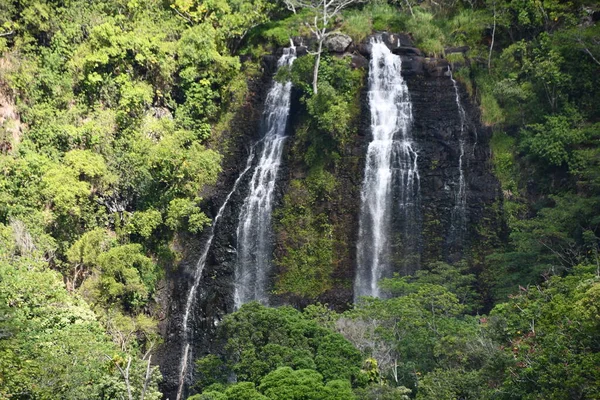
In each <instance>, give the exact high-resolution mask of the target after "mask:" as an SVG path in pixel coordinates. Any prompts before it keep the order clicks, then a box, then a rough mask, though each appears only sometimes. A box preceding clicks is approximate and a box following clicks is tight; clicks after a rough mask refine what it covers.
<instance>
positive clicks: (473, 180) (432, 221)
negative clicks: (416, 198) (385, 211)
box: [359, 34, 500, 274]
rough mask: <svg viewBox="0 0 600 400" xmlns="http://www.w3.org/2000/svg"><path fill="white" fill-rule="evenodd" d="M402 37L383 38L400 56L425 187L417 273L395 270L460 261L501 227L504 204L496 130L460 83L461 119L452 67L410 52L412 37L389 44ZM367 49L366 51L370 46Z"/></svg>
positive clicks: (402, 266)
mask: <svg viewBox="0 0 600 400" xmlns="http://www.w3.org/2000/svg"><path fill="white" fill-rule="evenodd" d="M397 36H400V35H391V34H390V35H387V36H384V37H383V39H384V43H386V44H387V46H388V48H390V50H392V51H393V52H394V53H395V54H399V55H400V56H401V59H402V75H403V76H404V78H405V80H406V83H407V85H408V89H409V93H410V98H411V103H412V111H413V125H412V137H413V140H414V141H415V146H416V150H417V152H418V168H419V174H420V186H421V187H420V203H421V205H420V209H421V226H420V227H418V229H419V230H420V234H421V246H419V247H420V252H421V254H420V255H417V256H416V257H415V261H414V263H413V267H412V268H411V267H410V266H409V267H407V265H406V263H402V262H397V264H398V265H397V267H396V270H397V271H398V272H400V273H403V274H407V273H408V274H412V273H414V272H415V270H416V269H418V268H419V264H420V265H426V264H427V263H430V262H433V261H438V260H443V261H447V262H451V263H452V262H456V261H458V260H460V259H461V258H463V257H464V256H467V255H468V253H469V251H470V249H471V248H472V247H474V246H476V245H477V242H478V241H479V239H480V237H479V233H478V231H480V230H481V229H482V228H483V229H488V230H490V229H491V230H494V229H495V228H498V227H499V225H500V221H499V220H497V217H496V214H495V212H494V211H493V205H494V203H496V202H498V201H499V200H500V187H499V183H498V181H497V179H496V178H495V176H494V175H493V174H492V171H491V164H490V151H489V140H490V137H491V131H490V130H489V129H488V128H486V127H484V126H482V124H481V122H480V114H479V109H478V108H477V106H476V105H474V104H473V103H472V102H471V99H470V97H469V95H468V93H466V91H465V89H464V87H463V85H461V84H460V83H458V84H457V89H458V95H459V101H460V104H461V106H462V107H463V109H464V110H465V121H464V122H463V121H462V120H461V114H460V111H459V106H458V104H457V100H456V91H455V87H454V84H453V83H452V80H451V77H450V72H449V69H448V68H449V63H448V62H447V61H446V60H444V59H437V58H428V57H423V56H422V55H421V54H420V52H418V51H412V50H408V49H411V47H410V46H412V43H411V42H410V41H409V40H408V39H410V38H405V40H403V39H402V37H401V36H400V40H399V43H400V44H398V41H396V42H394V40H391V39H390V38H395V37H397ZM367 43H368V39H367ZM362 46H363V48H364V46H366V44H363V45H362ZM359 47H360V46H359ZM457 50H460V51H462V50H463V49H457ZM463 123H464V127H463V129H462V131H461V124H463ZM461 136H462V138H463V141H464V142H463V148H464V150H463V151H464V155H463V173H464V176H465V185H466V198H467V201H466V212H465V216H466V217H465V218H466V232H464V234H463V235H461V237H459V238H457V237H456V236H457V235H456V231H455V229H453V227H452V225H453V221H452V211H453V209H454V208H455V206H456V204H457V199H456V194H457V191H458V185H459V176H460V168H459V160H460V154H461V150H460V139H461ZM394 240H395V241H396V244H395V247H396V248H398V249H401V247H402V238H396V239H394ZM399 254H400V253H399Z"/></svg>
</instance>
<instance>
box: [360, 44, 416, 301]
mask: <svg viewBox="0 0 600 400" xmlns="http://www.w3.org/2000/svg"><path fill="white" fill-rule="evenodd" d="M401 67H402V62H401V59H400V57H399V56H397V55H394V54H393V53H392V52H391V51H390V50H389V49H388V47H387V46H386V45H385V44H384V43H383V42H382V41H381V39H377V38H374V39H372V40H371V61H370V64H369V92H368V100H369V108H370V113H371V132H372V135H373V139H372V141H371V143H370V144H369V147H368V150H367V159H366V166H365V173H364V180H363V184H362V190H361V211H360V221H359V223H360V226H359V237H358V245H357V257H358V265H357V272H356V277H355V283H354V298H355V300H356V299H358V298H359V297H360V296H373V297H379V296H380V290H379V286H378V283H379V281H380V280H381V279H382V278H384V277H389V276H391V274H392V272H393V271H392V264H393V262H394V260H393V259H392V258H393V252H392V246H393V240H392V237H391V235H392V221H393V217H392V215H393V213H397V217H398V218H399V219H401V220H402V226H403V227H404V231H405V232H404V233H405V234H406V233H409V232H408V230H409V229H411V222H413V221H415V213H417V212H418V210H417V201H418V195H419V193H418V192H419V180H420V178H419V171H418V168H417V157H418V155H417V152H416V151H415V149H414V144H413V141H412V138H411V136H410V129H411V122H412V105H411V102H410V97H409V94H408V87H407V86H406V83H405V82H404V79H403V78H402V75H401ZM412 228H413V229H414V228H415V227H412ZM410 233H412V232H410ZM405 236H407V235H405Z"/></svg>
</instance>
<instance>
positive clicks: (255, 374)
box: [0, 0, 600, 400]
mask: <svg viewBox="0 0 600 400" xmlns="http://www.w3.org/2000/svg"><path fill="white" fill-rule="evenodd" d="M317 3H318V2H317ZM296 11H297V12H296V13H292V12H291V11H290V10H289V9H288V8H287V7H286V5H285V4H284V3H283V2H277V1H269V0H207V1H201V0H99V1H93V2H90V1H84V0H13V1H2V2H0V123H1V126H0V398H6V399H117V398H130V399H132V398H143V399H160V398H161V397H162V394H161V393H160V389H159V384H160V380H161V377H160V372H159V371H158V368H157V367H156V366H155V365H154V363H153V359H152V356H153V354H154V352H155V350H156V348H157V346H160V342H161V337H160V335H159V334H158V329H157V324H158V318H159V314H160V305H159V301H158V297H159V296H158V294H159V291H160V287H161V285H162V282H163V278H164V276H165V272H166V270H167V269H168V268H174V266H176V265H177V263H178V261H179V260H180V258H181V254H180V253H179V251H178V250H179V249H180V247H181V246H180V241H181V236H182V234H185V233H189V234H196V233H199V232H201V231H202V230H203V229H204V228H206V227H207V226H209V225H210V223H211V220H210V218H209V217H208V216H207V215H206V214H205V211H206V210H204V209H203V206H202V204H204V203H202V198H201V195H200V193H202V192H203V189H204V188H205V187H207V186H210V185H213V184H214V183H215V182H216V180H217V177H218V175H219V173H220V171H221V161H222V158H223V156H222V155H223V154H224V153H225V152H226V151H227V146H228V145H229V144H230V142H231V140H232V138H229V137H225V134H224V132H225V131H226V130H227V126H228V123H229V121H230V120H231V118H232V115H233V114H234V113H235V111H236V109H237V108H238V107H240V106H241V105H242V104H244V102H245V101H246V99H247V96H248V90H249V89H248V82H249V80H251V79H253V78H256V77H257V76H259V75H260V74H261V69H260V63H261V57H262V56H263V55H265V54H271V53H272V52H273V51H274V50H275V49H276V48H277V47H279V46H285V45H286V44H287V43H289V38H290V36H305V37H307V38H309V37H310V36H311V31H310V30H309V29H308V28H307V26H306V25H305V24H304V22H306V21H312V20H313V14H314V12H315V11H314V10H311V9H309V8H308V9H301V8H298V9H297V10H296ZM598 20H600V7H599V6H598V4H597V2H596V1H594V0H572V1H562V0H535V1H530V0H438V1H432V0H423V1H418V0H389V1H385V0H371V1H356V2H354V3H353V4H350V5H349V6H348V7H347V8H346V9H345V10H344V11H343V12H341V13H340V14H338V15H336V16H335V18H332V19H331V20H330V21H329V25H328V26H327V28H328V29H329V30H330V31H335V30H338V31H341V32H343V33H345V34H348V35H350V36H351V37H352V39H353V40H354V41H355V42H359V41H360V40H362V39H364V38H365V37H367V36H368V35H369V34H371V33H372V32H374V31H383V30H387V31H391V32H408V33H410V34H411V35H412V36H413V38H414V39H415V43H416V45H417V46H418V47H419V48H420V49H422V50H423V51H424V52H425V53H427V54H428V55H430V56H435V57H446V55H445V49H446V48H448V47H451V46H454V47H456V46H468V48H469V50H468V51H467V52H466V53H465V54H463V53H452V54H448V56H447V58H448V60H449V61H450V62H451V63H452V64H453V66H454V69H455V71H456V73H455V76H456V77H457V79H458V80H459V81H460V82H461V83H462V84H463V85H465V86H466V87H467V89H468V91H469V94H470V96H471V97H472V100H473V101H474V102H476V103H477V104H479V105H480V107H481V110H482V120H483V122H484V123H485V124H486V125H488V126H490V127H491V129H493V132H494V133H493V139H492V155H493V160H492V162H493V165H494V171H495V174H496V176H497V177H498V178H499V180H500V182H501V185H502V189H503V193H504V202H503V205H502V212H503V215H504V219H505V221H506V224H507V226H508V232H509V235H508V237H506V241H505V243H504V244H503V245H502V246H496V247H494V248H490V249H487V252H486V254H484V255H483V257H484V266H485V268H483V270H482V272H479V273H478V275H477V276H475V275H474V274H473V271H472V270H470V268H469V265H470V264H469V260H468V259H465V260H463V261H462V262H460V263H457V264H456V265H452V266H450V265H448V264H445V263H444V262H442V260H440V262H437V263H433V264H431V265H429V266H427V267H426V268H424V269H423V270H422V271H420V272H419V273H417V274H416V275H415V276H408V277H397V278H394V279H390V280H387V281H385V282H384V283H383V286H384V288H385V289H386V290H387V291H388V292H389V293H390V297H389V298H388V299H385V300H382V299H370V298H366V299H364V301H362V302H361V303H359V304H357V305H356V306H354V307H353V308H351V309H349V310H347V311H345V312H340V313H337V312H334V311H331V310H330V309H329V308H328V307H327V306H322V305H311V306H308V307H306V308H305V309H304V310H302V311H298V310H296V309H294V308H291V307H284V308H279V309H272V308H266V307H263V306H260V305H258V304H255V303H251V304H247V305H245V306H244V307H242V308H241V309H240V310H239V311H237V312H236V313H233V314H230V315H228V316H227V317H226V318H225V319H224V320H223V321H222V323H221V324H220V325H219V337H218V340H220V341H221V342H222V343H223V349H224V350H223V352H222V353H220V354H213V355H209V356H207V357H204V358H201V359H200V360H199V361H198V362H197V365H196V368H197V375H198V377H199V378H198V381H197V383H196V388H195V390H196V391H197V392H198V394H196V395H194V396H192V397H191V398H193V399H196V400H198V399H204V400H208V399H213V400H214V399H219V400H223V399H230V400H233V399H290V400H291V399H298V400H300V399H315V400H316V399H332V400H333V399H339V400H342V399H410V398H417V399H597V398H600V367H599V366H600V309H599V307H600V258H599V255H598V250H599V245H600V244H599V238H600V94H599V93H600V91H599V90H598V88H599V87H600V24H599V23H598V22H597V21H598ZM313 67H314V56H312V55H307V56H304V57H302V58H299V59H298V61H297V62H296V63H295V65H294V67H293V68H292V70H291V71H285V72H284V75H285V77H279V78H281V79H284V78H286V77H289V78H290V79H292V81H293V83H294V85H295V87H296V88H298V90H299V91H300V92H301V96H302V97H301V103H302V105H303V107H304V115H303V116H302V117H301V120H300V123H299V124H300V126H299V128H298V130H297V132H296V137H295V138H294V143H293V146H294V152H293V154H294V160H293V162H295V163H297V164H299V165H302V166H303V168H304V169H305V171H306V174H305V176H303V177H299V178H297V179H295V180H294V181H292V182H291V183H290V187H291V191H290V192H289V193H287V194H286V196H285V198H284V199H283V205H282V207H281V208H280V209H279V210H277V212H276V220H277V224H276V225H277V226H276V230H277V232H278V234H279V235H280V236H284V237H285V240H284V244H285V247H286V249H287V251H285V252H280V253H278V254H276V260H275V262H276V264H277V265H278V267H279V268H280V270H281V271H282V272H281V274H280V276H279V277H278V279H277V282H275V291H276V292H278V293H281V294H286V293H287V294H290V295H293V296H300V297H303V298H305V299H309V300H312V299H316V298H317V297H318V296H319V295H320V294H321V293H323V292H324V291H326V290H327V289H328V288H329V287H330V286H331V285H332V282H333V279H334V277H332V271H333V268H334V265H335V263H336V258H337V257H338V254H337V253H336V240H342V239H340V238H339V237H337V236H336V235H335V234H334V232H335V231H336V225H335V224H336V221H335V220H333V219H332V218H331V215H330V210H328V209H327V208H323V207H322V206H321V204H323V203H324V202H325V201H328V202H329V203H330V204H333V205H335V204H337V203H336V201H338V200H337V198H336V195H337V188H338V185H339V184H340V183H339V182H338V181H337V180H336V178H335V172H336V168H340V166H339V165H338V160H339V158H340V154H341V153H343V152H344V146H345V144H346V143H347V141H348V139H349V137H351V136H352V135H354V134H356V132H355V129H356V120H357V118H358V117H359V113H360V104H359V100H360V99H359V97H360V91H361V89H362V85H363V83H364V71H363V70H360V69H352V68H351V67H350V61H349V60H348V59H347V58H336V57H332V56H330V55H328V54H327V52H325V53H324V54H323V57H322V58H321V60H320V66H319V74H320V75H319V81H318V88H319V90H318V92H317V93H315V91H314V90H313V86H312V83H313V82H312V80H313V75H312V73H313ZM282 233H285V235H282ZM234 376H235V377H237V379H236V380H235V382H233V380H232V377H234Z"/></svg>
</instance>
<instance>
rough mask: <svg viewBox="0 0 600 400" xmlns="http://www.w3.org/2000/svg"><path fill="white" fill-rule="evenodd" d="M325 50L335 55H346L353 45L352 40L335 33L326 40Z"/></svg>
mask: <svg viewBox="0 0 600 400" xmlns="http://www.w3.org/2000/svg"><path fill="white" fill-rule="evenodd" d="M324 44H325V48H326V49H327V50H329V51H331V52H333V53H344V52H345V51H346V49H347V48H348V47H350V45H351V44H352V38H351V37H350V36H348V35H344V34H343V33H334V34H332V35H329V36H328V37H327V38H326V39H325V42H324Z"/></svg>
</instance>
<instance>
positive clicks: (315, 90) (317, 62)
mask: <svg viewBox="0 0 600 400" xmlns="http://www.w3.org/2000/svg"><path fill="white" fill-rule="evenodd" d="M324 40H325V37H324V35H323V36H321V38H320V39H319V48H318V50H317V59H316V60H315V69H314V71H313V94H317V81H318V80H319V64H320V63H321V53H322V52H323V41H324Z"/></svg>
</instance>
